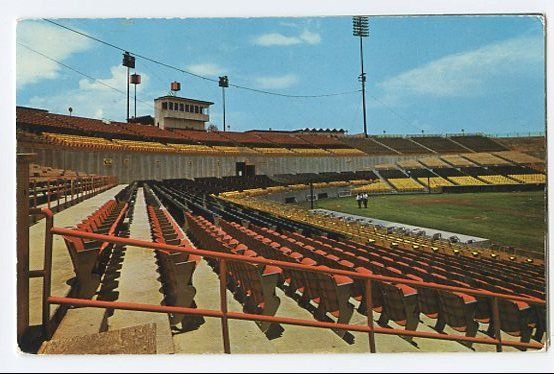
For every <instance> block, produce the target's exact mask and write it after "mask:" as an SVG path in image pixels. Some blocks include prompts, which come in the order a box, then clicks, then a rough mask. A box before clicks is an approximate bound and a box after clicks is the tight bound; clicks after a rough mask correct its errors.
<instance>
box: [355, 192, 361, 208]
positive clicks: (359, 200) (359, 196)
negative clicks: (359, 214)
mask: <svg viewBox="0 0 554 374" xmlns="http://www.w3.org/2000/svg"><path fill="white" fill-rule="evenodd" d="M356 202H357V203H358V209H361V208H362V194H357V195H356Z"/></svg>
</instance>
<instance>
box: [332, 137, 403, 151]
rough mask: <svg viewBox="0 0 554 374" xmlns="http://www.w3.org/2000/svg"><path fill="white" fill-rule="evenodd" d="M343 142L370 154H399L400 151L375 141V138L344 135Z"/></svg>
mask: <svg viewBox="0 0 554 374" xmlns="http://www.w3.org/2000/svg"><path fill="white" fill-rule="evenodd" d="M342 142H343V143H345V144H347V145H349V146H350V147H352V148H356V149H359V150H360V151H362V152H364V153H366V154H368V155H397V154H399V152H398V151H395V150H394V149H392V148H388V147H386V146H384V145H383V144H381V143H379V142H377V141H375V140H374V139H373V138H371V137H370V138H353V137H344V138H343V139H342Z"/></svg>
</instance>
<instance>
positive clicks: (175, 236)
mask: <svg viewBox="0 0 554 374" xmlns="http://www.w3.org/2000/svg"><path fill="white" fill-rule="evenodd" d="M144 194H145V198H146V203H147V212H148V219H149V222H150V230H151V234H152V240H153V241H154V242H155V243H162V244H169V245H175V246H179V247H184V248H192V243H191V242H190V241H189V239H188V237H187V236H186V235H185V233H184V232H183V230H182V229H181V227H179V225H178V224H177V222H176V221H175V220H174V219H173V217H172V216H171V215H170V214H169V212H168V211H167V210H166V209H165V208H164V207H163V205H162V204H161V203H160V201H159V200H158V198H157V197H156V195H155V194H154V192H152V190H151V189H150V188H149V187H148V185H145V186H144ZM155 253H156V258H157V261H158V266H159V269H160V274H161V280H162V284H163V291H164V296H165V297H164V304H165V305H170V306H178V307H183V308H190V307H192V306H193V305H194V296H195V295H196V289H195V288H194V286H193V285H192V276H193V273H194V270H195V269H196V266H197V264H198V262H199V261H200V259H201V258H200V257H199V256H195V255H190V254H188V253H184V252H178V251H169V250H156V251H155ZM184 318H185V316H184V315H182V314H170V323H171V325H172V326H176V325H178V324H179V323H183V320H184Z"/></svg>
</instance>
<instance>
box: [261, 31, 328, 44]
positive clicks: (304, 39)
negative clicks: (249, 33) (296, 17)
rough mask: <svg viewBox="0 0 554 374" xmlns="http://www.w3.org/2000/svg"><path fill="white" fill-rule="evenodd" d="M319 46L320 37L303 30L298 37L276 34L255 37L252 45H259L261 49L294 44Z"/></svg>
mask: <svg viewBox="0 0 554 374" xmlns="http://www.w3.org/2000/svg"><path fill="white" fill-rule="evenodd" d="M302 43H307V44H319V43H321V36H320V35H319V34H318V33H315V32H311V31H308V30H303V31H302V32H301V33H300V34H298V35H293V36H286V35H283V34H280V33H277V32H272V33H267V34H262V35H259V36H258V37H256V38H255V39H254V41H253V44H255V45H260V46H262V47H271V46H289V45H296V44H302Z"/></svg>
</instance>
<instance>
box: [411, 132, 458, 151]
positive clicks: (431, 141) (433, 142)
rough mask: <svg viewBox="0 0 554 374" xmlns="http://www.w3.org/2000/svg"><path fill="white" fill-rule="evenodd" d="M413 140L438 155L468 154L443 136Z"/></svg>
mask: <svg viewBox="0 0 554 374" xmlns="http://www.w3.org/2000/svg"><path fill="white" fill-rule="evenodd" d="M412 140H414V141H415V142H417V143H419V144H421V145H423V146H425V147H427V148H429V149H432V150H433V151H435V152H437V153H460V152H467V149H465V148H464V147H462V146H460V145H459V144H456V143H454V142H453V141H452V140H450V139H449V138H447V137H443V136H417V137H412Z"/></svg>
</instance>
